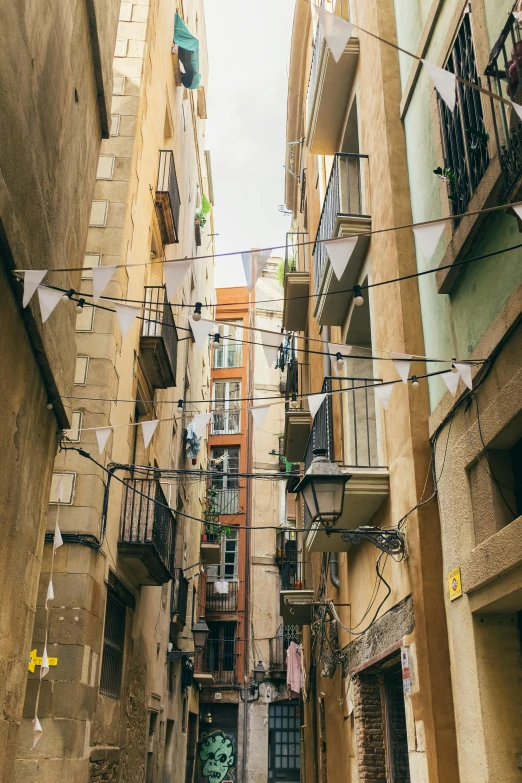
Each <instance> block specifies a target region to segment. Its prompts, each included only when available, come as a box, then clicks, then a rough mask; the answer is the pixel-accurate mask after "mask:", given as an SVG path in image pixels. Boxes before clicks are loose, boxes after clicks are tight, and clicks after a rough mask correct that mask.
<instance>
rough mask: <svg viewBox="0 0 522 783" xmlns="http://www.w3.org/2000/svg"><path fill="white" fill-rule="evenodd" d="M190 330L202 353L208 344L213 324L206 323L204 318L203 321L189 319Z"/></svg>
mask: <svg viewBox="0 0 522 783" xmlns="http://www.w3.org/2000/svg"><path fill="white" fill-rule="evenodd" d="M189 324H190V328H191V329H192V334H193V335H194V340H195V342H196V345H197V346H198V348H199V350H200V351H202V350H203V348H204V347H205V343H206V342H207V338H208V335H209V333H210V329H211V325H212V322H209V321H205V320H204V319H203V318H202V319H201V321H194V319H193V318H189Z"/></svg>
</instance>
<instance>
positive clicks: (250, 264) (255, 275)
mask: <svg viewBox="0 0 522 783" xmlns="http://www.w3.org/2000/svg"><path fill="white" fill-rule="evenodd" d="M270 252H271V251H269V252H266V251H264V252H260V251H259V250H253V251H252V252H251V253H241V259H242V261H243V269H244V270H245V278H246V284H247V287H248V290H249V291H253V289H254V288H255V285H256V283H257V281H258V280H259V278H260V277H261V273H262V271H263V269H264V268H265V266H266V262H267V261H268V259H269V258H270Z"/></svg>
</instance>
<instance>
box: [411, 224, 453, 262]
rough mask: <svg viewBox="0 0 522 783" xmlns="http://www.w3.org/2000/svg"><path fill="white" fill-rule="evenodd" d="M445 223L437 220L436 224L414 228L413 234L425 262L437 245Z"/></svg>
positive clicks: (428, 259)
mask: <svg viewBox="0 0 522 783" xmlns="http://www.w3.org/2000/svg"><path fill="white" fill-rule="evenodd" d="M445 226H446V223H445V221H444V220H439V221H438V222H437V223H428V224H427V225H425V226H414V227H413V233H414V235H415V239H416V241H417V244H418V245H419V247H420V249H421V250H422V252H423V255H424V258H425V259H426V261H431V258H432V256H433V254H434V252H435V250H436V248H437V245H438V244H439V239H440V238H441V236H442V234H443V233H444V228H445Z"/></svg>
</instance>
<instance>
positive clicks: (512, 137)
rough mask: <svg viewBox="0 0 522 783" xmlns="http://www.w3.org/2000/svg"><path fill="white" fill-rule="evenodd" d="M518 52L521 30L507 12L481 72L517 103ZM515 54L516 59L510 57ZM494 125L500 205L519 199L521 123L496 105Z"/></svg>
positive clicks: (521, 70) (521, 60) (521, 68)
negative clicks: (502, 179) (500, 175)
mask: <svg viewBox="0 0 522 783" xmlns="http://www.w3.org/2000/svg"><path fill="white" fill-rule="evenodd" d="M521 50H522V42H521V35H520V27H519V24H518V22H517V21H516V19H515V17H514V16H513V14H512V13H510V14H509V16H508V20H507V22H506V24H505V25H504V29H503V30H502V32H501V34H500V37H499V39H498V41H497V42H496V44H495V46H494V47H493V49H492V50H491V54H490V57H489V63H488V65H487V68H486V70H485V72H484V73H485V75H486V76H487V80H488V90H490V91H491V92H493V93H495V94H496V95H498V96H500V97H501V98H507V99H508V100H513V101H515V102H516V103H521V102H522V98H521V95H520V89H521V85H522V56H521ZM515 52H516V53H517V56H512V54H514V53H515ZM493 124H494V129H495V142H496V147H497V154H498V159H499V162H500V166H501V169H502V172H503V175H504V183H503V187H502V190H501V192H500V194H499V198H500V203H502V202H503V201H506V200H508V199H509V198H513V197H515V196H517V198H518V195H517V190H518V187H517V184H518V183H519V180H520V178H521V177H522V123H521V121H520V119H519V118H518V116H517V114H516V112H515V111H514V110H513V109H512V108H511V107H508V106H506V105H505V104H504V103H500V102H495V110H494V111H493ZM474 142H475V146H477V145H478V146H479V149H480V143H481V142H480V139H474Z"/></svg>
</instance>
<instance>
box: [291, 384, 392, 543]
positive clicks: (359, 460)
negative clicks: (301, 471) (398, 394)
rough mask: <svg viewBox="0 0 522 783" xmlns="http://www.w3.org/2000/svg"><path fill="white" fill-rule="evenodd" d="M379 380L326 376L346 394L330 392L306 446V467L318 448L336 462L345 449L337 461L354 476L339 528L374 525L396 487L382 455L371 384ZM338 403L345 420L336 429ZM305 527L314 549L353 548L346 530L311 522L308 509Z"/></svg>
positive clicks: (327, 386) (331, 386) (325, 388)
mask: <svg viewBox="0 0 522 783" xmlns="http://www.w3.org/2000/svg"><path fill="white" fill-rule="evenodd" d="M373 380H376V379H366V378H332V377H327V378H325V380H324V383H323V392H325V391H326V392H329V391H334V392H338V391H340V392H341V393H338V394H337V393H336V394H335V395H333V396H328V397H327V398H326V400H325V401H324V403H323V404H322V405H321V407H320V408H319V410H318V412H317V414H316V416H315V419H314V424H313V427H312V431H311V433H310V438H309V441H308V444H307V447H306V454H305V461H304V462H305V470H307V469H308V468H309V466H310V464H311V462H312V452H313V449H316V448H325V449H327V452H328V457H329V459H331V460H332V461H334V455H335V453H337V454H339V453H340V460H339V459H338V460H335V461H336V462H338V463H340V467H341V469H345V470H346V472H347V473H350V474H351V476H352V478H351V479H350V481H348V482H347V484H346V486H345V498H344V511H343V516H342V517H341V518H340V519H339V521H338V522H337V524H336V529H337V530H347V529H349V530H353V529H354V528H356V527H362V526H364V525H370V524H373V523H372V519H373V516H374V515H375V513H376V512H377V511H378V510H379V508H380V506H381V505H382V503H383V502H384V500H385V499H386V498H387V497H388V495H389V491H390V487H389V483H390V482H389V473H388V469H387V467H385V466H384V465H383V464H382V463H381V461H380V459H379V456H378V448H377V425H376V415H375V397H374V393H373V391H372V389H371V388H368V384H369V383H371V382H372V381H373ZM358 387H363V388H358ZM334 405H338V406H339V410H338V412H339V417H340V419H339V420H340V422H342V424H341V426H340V427H339V428H337V427H336V429H335V430H334V422H333V412H334V411H333V406H334ZM334 431H335V433H336V445H337V450H336V451H334ZM337 433H338V435H337ZM339 438H340V443H339ZM305 527H310V532H309V533H308V535H307V537H306V542H305V544H306V548H307V550H308V551H309V552H347V551H348V550H349V549H350V544H348V543H345V542H343V541H341V536H340V535H338V534H335V533H334V534H332V535H330V536H328V535H326V532H325V531H324V528H322V527H321V526H317V525H315V524H314V526H310V520H309V518H308V517H307V513H306V510H305Z"/></svg>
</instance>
